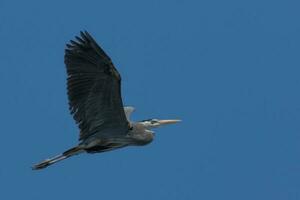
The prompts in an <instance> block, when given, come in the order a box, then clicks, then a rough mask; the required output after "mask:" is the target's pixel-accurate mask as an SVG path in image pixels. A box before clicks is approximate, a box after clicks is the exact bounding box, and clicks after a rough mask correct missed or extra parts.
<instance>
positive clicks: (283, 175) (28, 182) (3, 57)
mask: <svg viewBox="0 0 300 200" xmlns="http://www.w3.org/2000/svg"><path fill="white" fill-rule="evenodd" d="M299 6H300V3H299V2H298V1H289V0H287V1H276V0H275V1H267V0H260V1H258V0H254V1H237V0H236V1H235V0H228V1H221V0H213V1H208V0H204V1H183V0H181V1H180V0H176V1H175V0H174V1H167V0H166V1H156V0H154V1H96V0H94V1H86V2H84V1H76V0H75V1H72V2H71V1H68V2H67V1H65V2H62V1H58V0H53V1H47V2H42V1H32V0H28V1H12V0H1V1H0V36H1V48H0V66H1V67H0V89H1V94H2V95H1V98H0V103H1V115H0V120H1V133H2V134H1V136H2V138H1V142H0V144H1V151H0V155H1V165H0V187H1V193H0V199H5V200H8V199H42V198H43V199H45V200H48V199H74V200H77V199H87V198H89V199H121V198H122V199H131V200H136V199H137V200H140V199H143V200H154V199H155V200H157V199H180V200H182V199H205V200H220V199H230V200H240V199H243V200H248V199H249V200H253V199H256V200H260V199H261V200H265V199H272V200H287V199H291V200H294V199H295V200H296V199H300V157H299V154H300V145H299V144H300V123H299V121H300V92H299V88H300V78H299V73H300V69H299V66H300V57H299V54H300V48H299V46H300V39H299V35H300V24H299V18H300V12H299ZM80 30H87V31H89V32H90V33H91V34H92V35H93V36H94V37H95V38H96V40H97V41H98V42H99V43H100V44H101V45H102V47H103V48H104V49H105V51H106V52H107V53H108V54H109V55H110V57H111V58H112V59H113V62H114V64H115V65H116V67H117V68H118V70H119V72H120V73H121V74H122V78H123V85H122V89H123V99H124V102H125V104H126V105H133V106H135V107H136V112H135V113H134V115H133V119H134V120H141V119H148V118H180V119H182V120H183V122H182V123H180V124H178V125H173V126H168V127H163V128H161V129H158V130H157V134H156V139H155V141H154V142H153V143H151V144H150V145H148V146H145V147H142V148H137V147H130V148H127V149H122V150H117V151H113V152H109V153H104V154H94V155H81V156H77V157H73V158H70V159H69V160H66V161H64V162H61V163H59V164H57V165H54V166H51V167H49V168H47V169H46V170H43V171H32V170H31V168H30V167H31V165H32V164H34V163H35V162H37V161H40V160H42V159H44V158H47V157H49V156H53V155H56V154H58V153H60V152H62V151H64V150H65V149H67V148H69V147H71V146H73V145H75V144H76V142H77V137H78V129H77V127H76V125H75V123H74V121H73V119H72V117H71V116H70V115H69V111H68V106H67V96H66V80H65V79H66V72H65V68H64V64H63V54H64V46H65V43H66V42H68V40H70V39H73V37H74V36H75V35H77V34H78V33H79V31H80Z"/></svg>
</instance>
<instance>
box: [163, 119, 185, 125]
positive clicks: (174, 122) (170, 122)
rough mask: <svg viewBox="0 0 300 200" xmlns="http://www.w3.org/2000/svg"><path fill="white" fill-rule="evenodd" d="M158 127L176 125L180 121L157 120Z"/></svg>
mask: <svg viewBox="0 0 300 200" xmlns="http://www.w3.org/2000/svg"><path fill="white" fill-rule="evenodd" d="M158 122H159V123H160V125H165V124H176V123H178V122H181V120H180V119H165V120H158Z"/></svg>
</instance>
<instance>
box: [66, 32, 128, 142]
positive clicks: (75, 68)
mask: <svg viewBox="0 0 300 200" xmlns="http://www.w3.org/2000/svg"><path fill="white" fill-rule="evenodd" d="M80 36H81V37H76V39H77V41H73V40H71V41H70V43H69V44H67V47H66V50H65V64H66V68H67V74H68V79H67V88H68V98H69V108H70V111H71V114H72V115H73V118H74V119H75V121H76V123H77V124H78V125H79V128H80V138H79V140H84V139H85V138H87V137H88V136H90V135H92V134H94V133H96V132H101V131H103V130H109V129H118V130H119V132H122V130H124V132H126V130H128V128H129V122H128V121H127V119H126V115H125V113H124V109H123V103H122V98H121V77H120V74H119V73H118V71H117V70H116V68H115V67H114V65H113V63H112V61H111V59H110V58H109V57H108V56H107V55H106V53H105V52H104V51H103V50H102V49H101V47H100V46H99V45H98V44H97V43H96V41H95V40H94V39H93V38H92V37H91V35H90V34H89V33H88V32H87V31H85V32H80Z"/></svg>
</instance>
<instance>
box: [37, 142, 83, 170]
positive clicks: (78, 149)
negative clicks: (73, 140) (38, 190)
mask: <svg viewBox="0 0 300 200" xmlns="http://www.w3.org/2000/svg"><path fill="white" fill-rule="evenodd" d="M82 152H83V149H82V148H81V147H78V146H76V147H73V148H71V149H69V150H67V151H65V152H64V153H62V154H60V155H57V156H55V157H53V158H50V159H46V160H44V161H42V162H40V163H38V164H36V165H34V166H33V167H32V169H33V170H38V169H44V168H46V167H48V166H50V165H52V164H54V163H56V162H58V161H61V160H64V159H66V158H69V157H71V156H74V155H77V154H79V153H82Z"/></svg>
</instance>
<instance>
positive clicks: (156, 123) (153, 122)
mask: <svg viewBox="0 0 300 200" xmlns="http://www.w3.org/2000/svg"><path fill="white" fill-rule="evenodd" d="M178 122H181V120H179V119H164V120H159V119H147V120H143V121H141V123H142V124H143V125H144V127H145V128H147V129H152V128H157V127H160V126H161V125H166V124H175V123H178Z"/></svg>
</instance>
